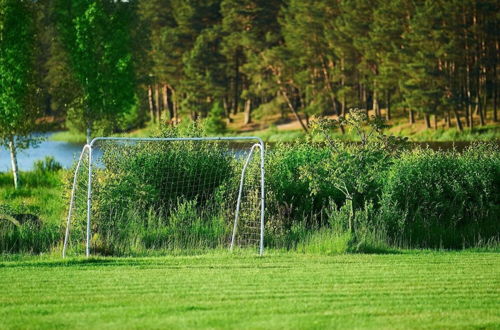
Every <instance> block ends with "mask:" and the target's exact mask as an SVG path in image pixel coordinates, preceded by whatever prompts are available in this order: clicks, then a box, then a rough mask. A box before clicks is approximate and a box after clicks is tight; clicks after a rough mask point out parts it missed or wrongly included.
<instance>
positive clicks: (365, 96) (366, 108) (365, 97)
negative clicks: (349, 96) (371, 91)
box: [363, 85, 368, 115]
mask: <svg viewBox="0 0 500 330" xmlns="http://www.w3.org/2000/svg"><path fill="white" fill-rule="evenodd" d="M363 104H364V105H365V110H366V115H368V91H367V90H366V86H364V85H363Z"/></svg>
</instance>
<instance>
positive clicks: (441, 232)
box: [380, 144, 500, 248]
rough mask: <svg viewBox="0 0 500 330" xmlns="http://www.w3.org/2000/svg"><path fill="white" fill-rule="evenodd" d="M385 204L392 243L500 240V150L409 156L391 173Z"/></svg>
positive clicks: (382, 214)
mask: <svg viewBox="0 0 500 330" xmlns="http://www.w3.org/2000/svg"><path fill="white" fill-rule="evenodd" d="M380 204H381V210H380V217H381V218H382V219H383V220H384V221H385V222H386V223H387V225H388V228H389V233H390V236H391V237H392V239H393V240H401V241H404V242H406V244H407V245H409V246H412V247H444V248H460V247H470V246H475V244H476V243H477V242H478V241H480V240H484V239H490V238H496V239H498V237H499V234H500V232H499V228H500V227H499V226H498V224H499V222H498V221H499V219H500V152H499V149H498V146H495V145H479V144H478V145H475V146H473V147H471V148H469V149H468V150H466V151H465V152H464V153H458V152H453V151H452V152H446V153H445V152H437V151H432V150H416V151H413V152H408V153H405V154H403V155H402V156H401V157H400V158H398V159H397V160H395V163H394V164H393V165H392V166H391V168H390V170H389V172H388V176H387V180H386V182H385V184H384V186H383V192H382V199H381V203H380Z"/></svg>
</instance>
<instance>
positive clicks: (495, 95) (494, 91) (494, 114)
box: [493, 83, 498, 123]
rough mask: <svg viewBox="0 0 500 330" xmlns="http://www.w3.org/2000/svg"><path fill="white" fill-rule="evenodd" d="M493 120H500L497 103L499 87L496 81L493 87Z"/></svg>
mask: <svg viewBox="0 0 500 330" xmlns="http://www.w3.org/2000/svg"><path fill="white" fill-rule="evenodd" d="M493 93H494V94H493V121H494V122H495V123H496V122H497V121H498V113H497V105H498V99H497V87H496V83H495V86H494V89H493Z"/></svg>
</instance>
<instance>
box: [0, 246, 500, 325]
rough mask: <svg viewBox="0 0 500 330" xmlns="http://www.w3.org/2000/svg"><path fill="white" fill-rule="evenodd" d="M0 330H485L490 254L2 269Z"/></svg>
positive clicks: (491, 297) (494, 287)
mask: <svg viewBox="0 0 500 330" xmlns="http://www.w3.org/2000/svg"><path fill="white" fill-rule="evenodd" d="M0 274H1V276H0V292H2V294H1V295H0V328H124V327H126V328H163V329H165V328H168V329H176V328H236V329H239V328H251V329H255V328H258V329H268V328H281V329H304V328H315V329H323V328H475V327H480V328H497V327H500V299H499V298H498V297H499V296H500V276H499V274H500V254H498V253H472V252H460V253H454V252H418V253H403V254H392V255H390V254H389V255H363V254H357V255H338V256H332V257H327V256H319V255H304V254H301V255H299V254H291V253H269V254H268V255H267V256H265V257H263V258H259V257H256V256H254V255H249V254H243V253H242V254H237V255H229V254H226V253H215V254H208V255H201V256H170V257H157V258H98V259H89V260H84V259H68V260H60V259H58V258H56V257H45V258H43V257H42V258H40V257H38V258H34V257H31V258H28V257H19V258H15V257H12V256H11V257H8V259H5V261H3V262H0Z"/></svg>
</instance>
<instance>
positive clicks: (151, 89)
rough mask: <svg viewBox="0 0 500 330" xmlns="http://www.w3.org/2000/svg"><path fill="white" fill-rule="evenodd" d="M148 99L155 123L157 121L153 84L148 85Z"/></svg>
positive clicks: (151, 115)
mask: <svg viewBox="0 0 500 330" xmlns="http://www.w3.org/2000/svg"><path fill="white" fill-rule="evenodd" d="M148 101H149V113H150V117H151V120H152V121H153V123H155V122H156V116H155V106H154V102H153V88H152V87H151V85H148Z"/></svg>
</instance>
